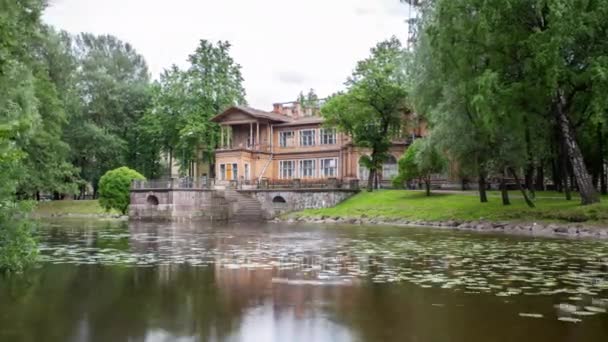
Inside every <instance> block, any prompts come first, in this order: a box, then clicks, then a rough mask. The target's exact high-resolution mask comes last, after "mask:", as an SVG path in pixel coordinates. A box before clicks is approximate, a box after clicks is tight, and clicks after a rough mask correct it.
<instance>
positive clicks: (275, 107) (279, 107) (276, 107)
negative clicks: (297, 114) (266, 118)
mask: <svg viewBox="0 0 608 342" xmlns="http://www.w3.org/2000/svg"><path fill="white" fill-rule="evenodd" d="M272 112H273V113H277V114H281V115H283V114H284V113H283V104H282V103H275V104H273V105H272Z"/></svg>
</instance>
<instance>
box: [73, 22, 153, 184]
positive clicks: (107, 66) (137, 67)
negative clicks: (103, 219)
mask: <svg viewBox="0 0 608 342" xmlns="http://www.w3.org/2000/svg"><path fill="white" fill-rule="evenodd" d="M72 41H73V42H72V44H71V46H72V50H71V54H72V55H73V57H74V59H75V65H74V66H75V68H74V69H73V70H72V71H71V72H72V77H73V82H74V85H73V86H74V94H75V101H76V104H75V105H74V107H73V108H72V110H71V111H70V113H69V123H68V125H67V127H66V128H65V138H66V140H67V142H68V143H69V145H70V146H71V148H72V153H71V155H72V161H73V164H74V165H75V166H76V167H78V168H79V169H80V170H81V177H82V178H83V179H85V180H86V181H88V182H90V183H91V184H92V185H93V187H94V188H95V187H97V183H98V181H99V178H100V177H101V175H102V174H103V173H104V172H105V171H107V170H109V169H112V168H115V167H118V166H119V165H125V164H126V165H129V166H133V167H136V166H140V165H137V164H141V163H142V158H141V157H140V154H141V152H140V149H141V148H144V149H145V148H147V147H146V146H145V144H142V142H141V141H139V140H138V127H137V124H138V122H139V120H140V118H141V117H142V116H143V114H144V113H145V112H146V111H147V109H148V107H149V105H150V76H149V74H148V66H147V64H146V62H145V60H144V58H143V56H141V55H140V54H139V53H137V51H136V50H135V49H134V48H133V46H131V45H130V44H129V43H125V42H123V41H121V40H120V39H118V38H116V37H113V36H109V35H102V36H95V35H92V34H88V33H83V34H80V35H78V36H76V37H74V38H73V39H72ZM146 157H151V156H150V155H149V154H146ZM158 158H160V156H156V157H155V158H154V159H158Z"/></svg>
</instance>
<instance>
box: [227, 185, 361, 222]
mask: <svg viewBox="0 0 608 342" xmlns="http://www.w3.org/2000/svg"><path fill="white" fill-rule="evenodd" d="M239 192H240V193H242V194H248V195H249V196H252V197H254V198H256V199H257V200H258V201H260V203H261V204H262V208H263V209H264V212H265V217H266V218H268V219H270V218H274V217H276V216H278V215H280V214H283V213H287V212H291V211H299V210H304V209H319V208H329V207H333V206H336V205H337V204H339V203H340V202H342V201H344V200H345V199H347V198H349V197H351V196H352V195H354V194H356V193H357V192H358V190H350V189H289V190H279V189H276V190H271V189H269V190H239Z"/></svg>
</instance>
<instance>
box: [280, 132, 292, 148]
mask: <svg viewBox="0 0 608 342" xmlns="http://www.w3.org/2000/svg"><path fill="white" fill-rule="evenodd" d="M279 145H280V146H281V147H288V146H293V131H287V132H279Z"/></svg>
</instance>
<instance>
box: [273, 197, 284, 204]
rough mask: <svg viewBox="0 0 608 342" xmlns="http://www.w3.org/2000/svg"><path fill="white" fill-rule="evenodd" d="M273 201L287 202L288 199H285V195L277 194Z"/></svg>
mask: <svg viewBox="0 0 608 342" xmlns="http://www.w3.org/2000/svg"><path fill="white" fill-rule="evenodd" d="M272 203H287V201H286V200H285V198H283V196H275V197H274V198H273V199H272Z"/></svg>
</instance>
